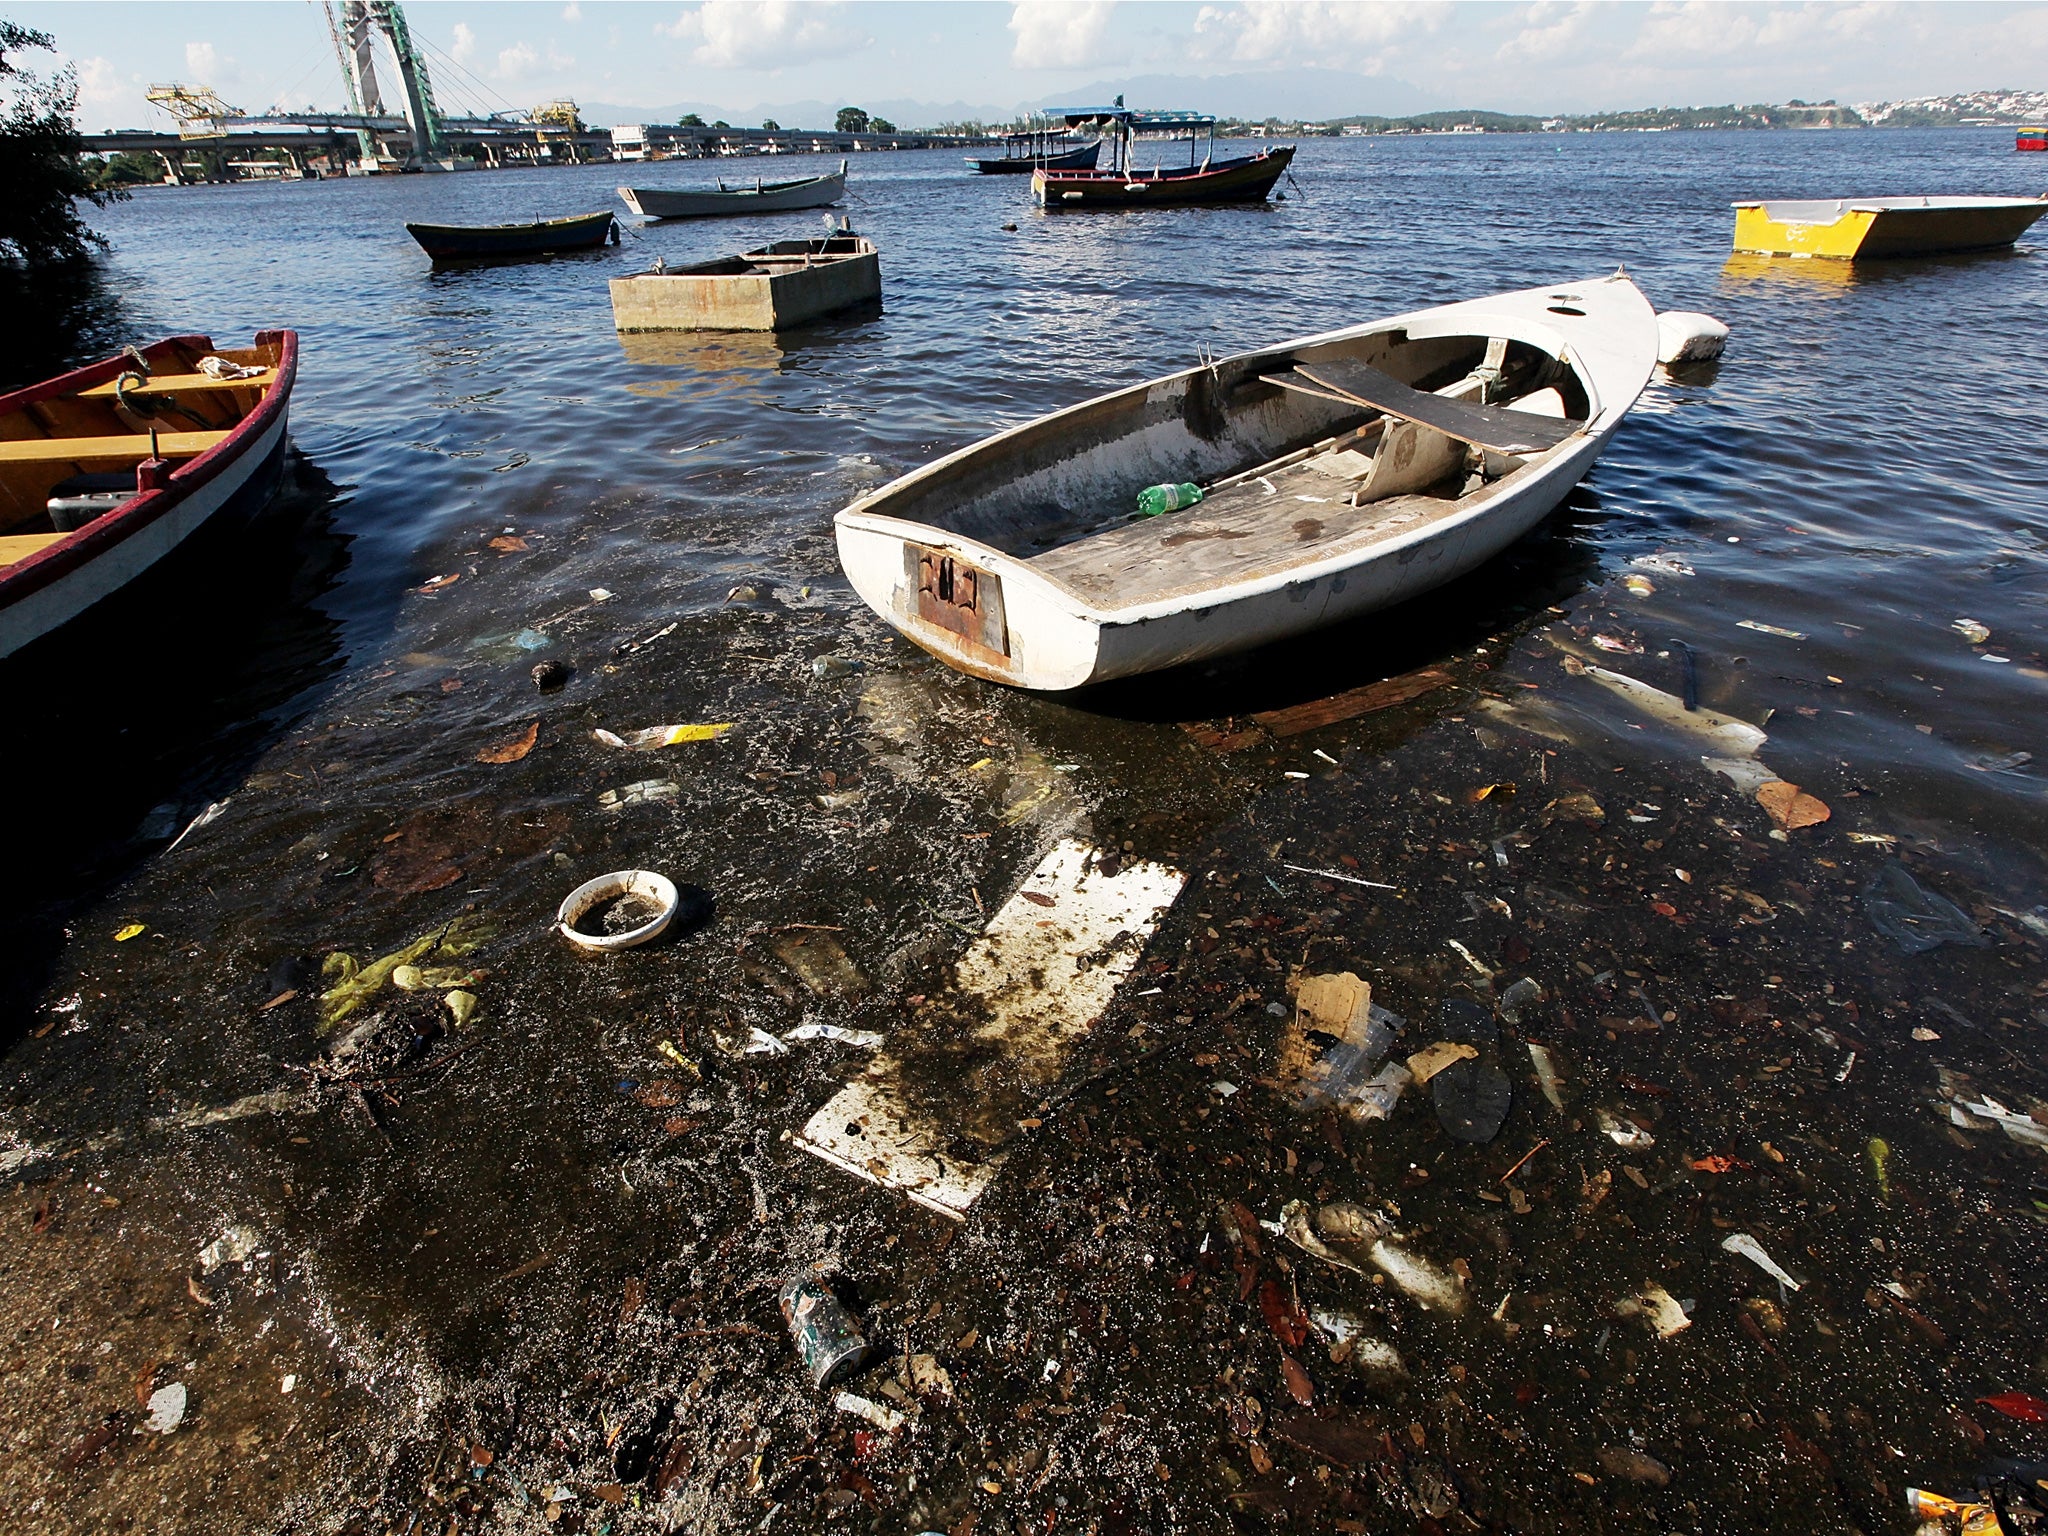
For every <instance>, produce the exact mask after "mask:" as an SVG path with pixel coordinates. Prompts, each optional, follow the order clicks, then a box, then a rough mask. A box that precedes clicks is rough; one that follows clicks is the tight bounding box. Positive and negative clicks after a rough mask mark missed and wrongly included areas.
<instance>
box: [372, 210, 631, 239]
mask: <svg viewBox="0 0 2048 1536" xmlns="http://www.w3.org/2000/svg"><path fill="white" fill-rule="evenodd" d="M617 217H618V215H617V214H615V213H613V212H612V211H611V209H609V208H601V209H599V210H598V211H597V212H596V213H570V214H564V215H562V217H560V218H557V219H532V220H529V221H528V222H526V223H523V224H416V223H408V224H407V225H406V226H405V232H406V233H407V234H409V235H411V236H412V237H413V238H414V239H415V240H417V239H418V238H419V231H421V230H424V231H426V232H427V233H428V234H434V235H524V234H531V233H532V232H533V231H535V230H537V229H564V228H568V227H569V226H572V225H576V224H594V223H596V222H597V221H598V220H599V219H616V218H617Z"/></svg>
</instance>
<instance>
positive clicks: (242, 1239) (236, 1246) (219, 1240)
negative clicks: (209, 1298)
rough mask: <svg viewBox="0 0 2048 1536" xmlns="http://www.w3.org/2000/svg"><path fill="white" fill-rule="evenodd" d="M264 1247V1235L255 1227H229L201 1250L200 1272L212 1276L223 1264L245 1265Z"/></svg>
mask: <svg viewBox="0 0 2048 1536" xmlns="http://www.w3.org/2000/svg"><path fill="white" fill-rule="evenodd" d="M262 1246H263V1234H262V1233H261V1232H258V1231H257V1230H256V1229H255V1228H254V1227H244V1226H234V1227H229V1228H228V1229H227V1230H226V1231H225V1232H223V1233H221V1235H220V1236H219V1237H216V1238H215V1239H214V1240H213V1241H212V1242H210V1243H208V1244H207V1245H206V1246H205V1247H204V1248H201V1249H200V1250H199V1272H200V1273H201V1274H202V1275H210V1274H212V1273H213V1272H214V1271H215V1270H216V1269H219V1268H220V1267H221V1265H223V1264H244V1263H247V1262H248V1261H249V1260H250V1259H252V1258H254V1257H255V1256H256V1253H257V1251H258V1250H259V1249H261V1248H262Z"/></svg>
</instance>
